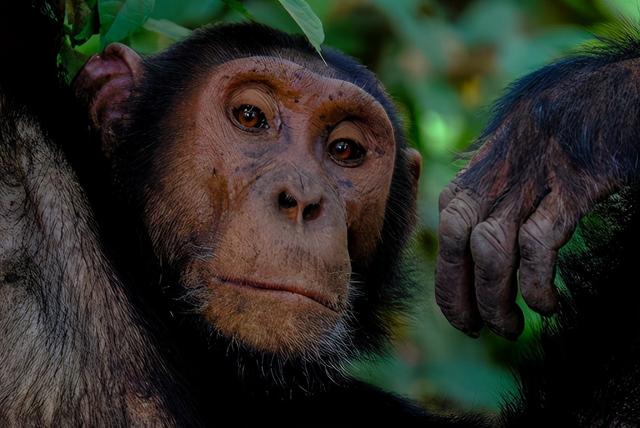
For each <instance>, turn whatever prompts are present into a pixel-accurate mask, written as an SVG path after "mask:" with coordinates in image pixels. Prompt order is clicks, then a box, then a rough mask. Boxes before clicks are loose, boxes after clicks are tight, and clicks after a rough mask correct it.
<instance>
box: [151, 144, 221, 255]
mask: <svg viewBox="0 0 640 428" xmlns="http://www.w3.org/2000/svg"><path fill="white" fill-rule="evenodd" d="M184 146H186V147H184ZM165 158H166V159H167V160H168V161H167V162H163V163H162V164H160V165H157V166H156V170H157V173H156V174H154V176H155V177H157V178H156V180H155V181H154V182H153V183H149V186H148V188H149V190H148V191H147V194H146V202H145V206H146V209H145V220H146V226H147V229H148V231H149V236H150V238H151V240H152V243H153V246H154V249H155V251H156V253H157V255H158V256H159V257H161V258H162V259H163V260H165V261H167V262H169V263H173V262H174V261H176V260H178V259H180V258H182V257H184V256H186V255H188V253H191V252H193V251H195V250H197V249H201V250H206V251H209V249H208V247H210V246H211V245H212V244H213V241H214V238H215V233H216V229H217V228H218V225H219V224H220V223H221V222H222V221H223V219H222V214H223V213H225V212H227V211H228V206H229V202H228V197H227V182H226V180H225V179H224V175H223V174H221V172H220V171H217V170H216V168H215V166H214V165H215V164H213V163H210V162H209V159H208V158H207V156H205V155H203V154H202V153H200V152H198V151H197V150H194V148H191V149H190V148H189V146H188V145H187V144H184V145H183V147H182V148H181V149H180V150H174V151H173V153H167V156H166V157H165Z"/></svg>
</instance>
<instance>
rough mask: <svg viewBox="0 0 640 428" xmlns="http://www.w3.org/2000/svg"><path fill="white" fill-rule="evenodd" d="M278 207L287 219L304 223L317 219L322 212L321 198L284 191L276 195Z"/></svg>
mask: <svg viewBox="0 0 640 428" xmlns="http://www.w3.org/2000/svg"><path fill="white" fill-rule="evenodd" d="M278 207H279V208H280V211H281V212H282V213H283V214H284V215H286V216H287V217H288V218H289V219H291V220H292V221H294V222H297V223H306V222H310V221H313V220H315V219H317V218H318V217H319V216H320V212H321V211H322V196H318V195H312V194H309V195H300V194H297V195H296V194H294V193H293V192H290V191H287V190H284V191H282V192H280V194H279V195H278Z"/></svg>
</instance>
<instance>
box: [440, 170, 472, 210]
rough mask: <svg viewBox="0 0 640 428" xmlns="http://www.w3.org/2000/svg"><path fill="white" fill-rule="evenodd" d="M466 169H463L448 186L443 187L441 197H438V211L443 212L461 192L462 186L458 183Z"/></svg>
mask: <svg viewBox="0 0 640 428" xmlns="http://www.w3.org/2000/svg"><path fill="white" fill-rule="evenodd" d="M465 171H466V170H465V169H463V170H461V171H460V172H459V173H458V174H457V175H456V178H455V179H453V180H452V181H451V182H450V183H449V184H447V186H446V187H445V188H444V189H442V192H440V197H439V198H438V212H442V211H443V210H444V209H445V208H447V206H448V205H449V204H450V203H451V201H452V200H453V199H454V198H455V197H456V196H457V195H458V193H460V191H461V190H462V187H461V186H460V185H459V184H458V181H459V179H460V176H461V175H462V174H464V172H465Z"/></svg>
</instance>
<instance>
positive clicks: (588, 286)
mask: <svg viewBox="0 0 640 428" xmlns="http://www.w3.org/2000/svg"><path fill="white" fill-rule="evenodd" d="M638 202H640V191H639V189H637V188H630V189H625V190H624V191H623V192H621V193H619V194H616V195H614V196H613V197H611V198H610V199H609V200H607V201H606V202H604V203H601V204H599V205H598V206H597V207H596V208H595V209H594V210H592V211H591V212H590V213H589V214H588V216H587V217H586V218H585V219H583V220H582V221H581V222H580V226H579V228H578V232H577V233H576V236H575V238H574V239H572V241H571V243H569V244H568V245H567V246H566V247H565V248H563V249H562V251H561V254H560V258H559V263H558V266H559V274H560V278H561V279H562V283H563V284H564V285H565V286H566V288H567V289H568V291H569V292H570V294H569V293H561V295H560V306H561V310H560V315H559V316H558V317H555V318H554V319H553V322H545V323H544V329H543V331H542V333H541V340H540V342H539V343H540V347H539V352H537V353H536V355H537V357H536V358H529V360H528V361H527V362H526V363H525V364H523V365H522V366H521V367H520V370H519V373H520V376H519V377H520V385H521V398H520V399H519V400H518V401H517V402H516V403H515V404H514V405H512V406H509V407H508V408H506V409H505V412H504V415H503V425H506V426H513V427H539V426H544V424H545V423H546V424H552V425H553V426H565V427H573V426H585V427H586V426H588V427H605V426H607V427H610V426H615V427H618V426H637V424H638V421H640V333H639V332H638V325H640V311H638V301H640V288H638V287H637V286H636V284H635V283H636V282H637V280H634V277H635V275H637V274H636V273H635V271H636V270H637V259H638V256H637V242H638V237H639V236H640V204H639V203H638Z"/></svg>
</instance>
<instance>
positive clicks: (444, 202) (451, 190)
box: [438, 183, 456, 211]
mask: <svg viewBox="0 0 640 428" xmlns="http://www.w3.org/2000/svg"><path fill="white" fill-rule="evenodd" d="M455 194H456V191H455V185H454V184H453V183H449V184H448V185H447V187H445V188H444V189H443V190H442V192H440V196H439V198H438V206H439V208H440V211H442V210H443V209H445V208H446V207H447V206H448V205H449V203H450V202H451V200H452V199H453V198H454V196H455Z"/></svg>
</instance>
